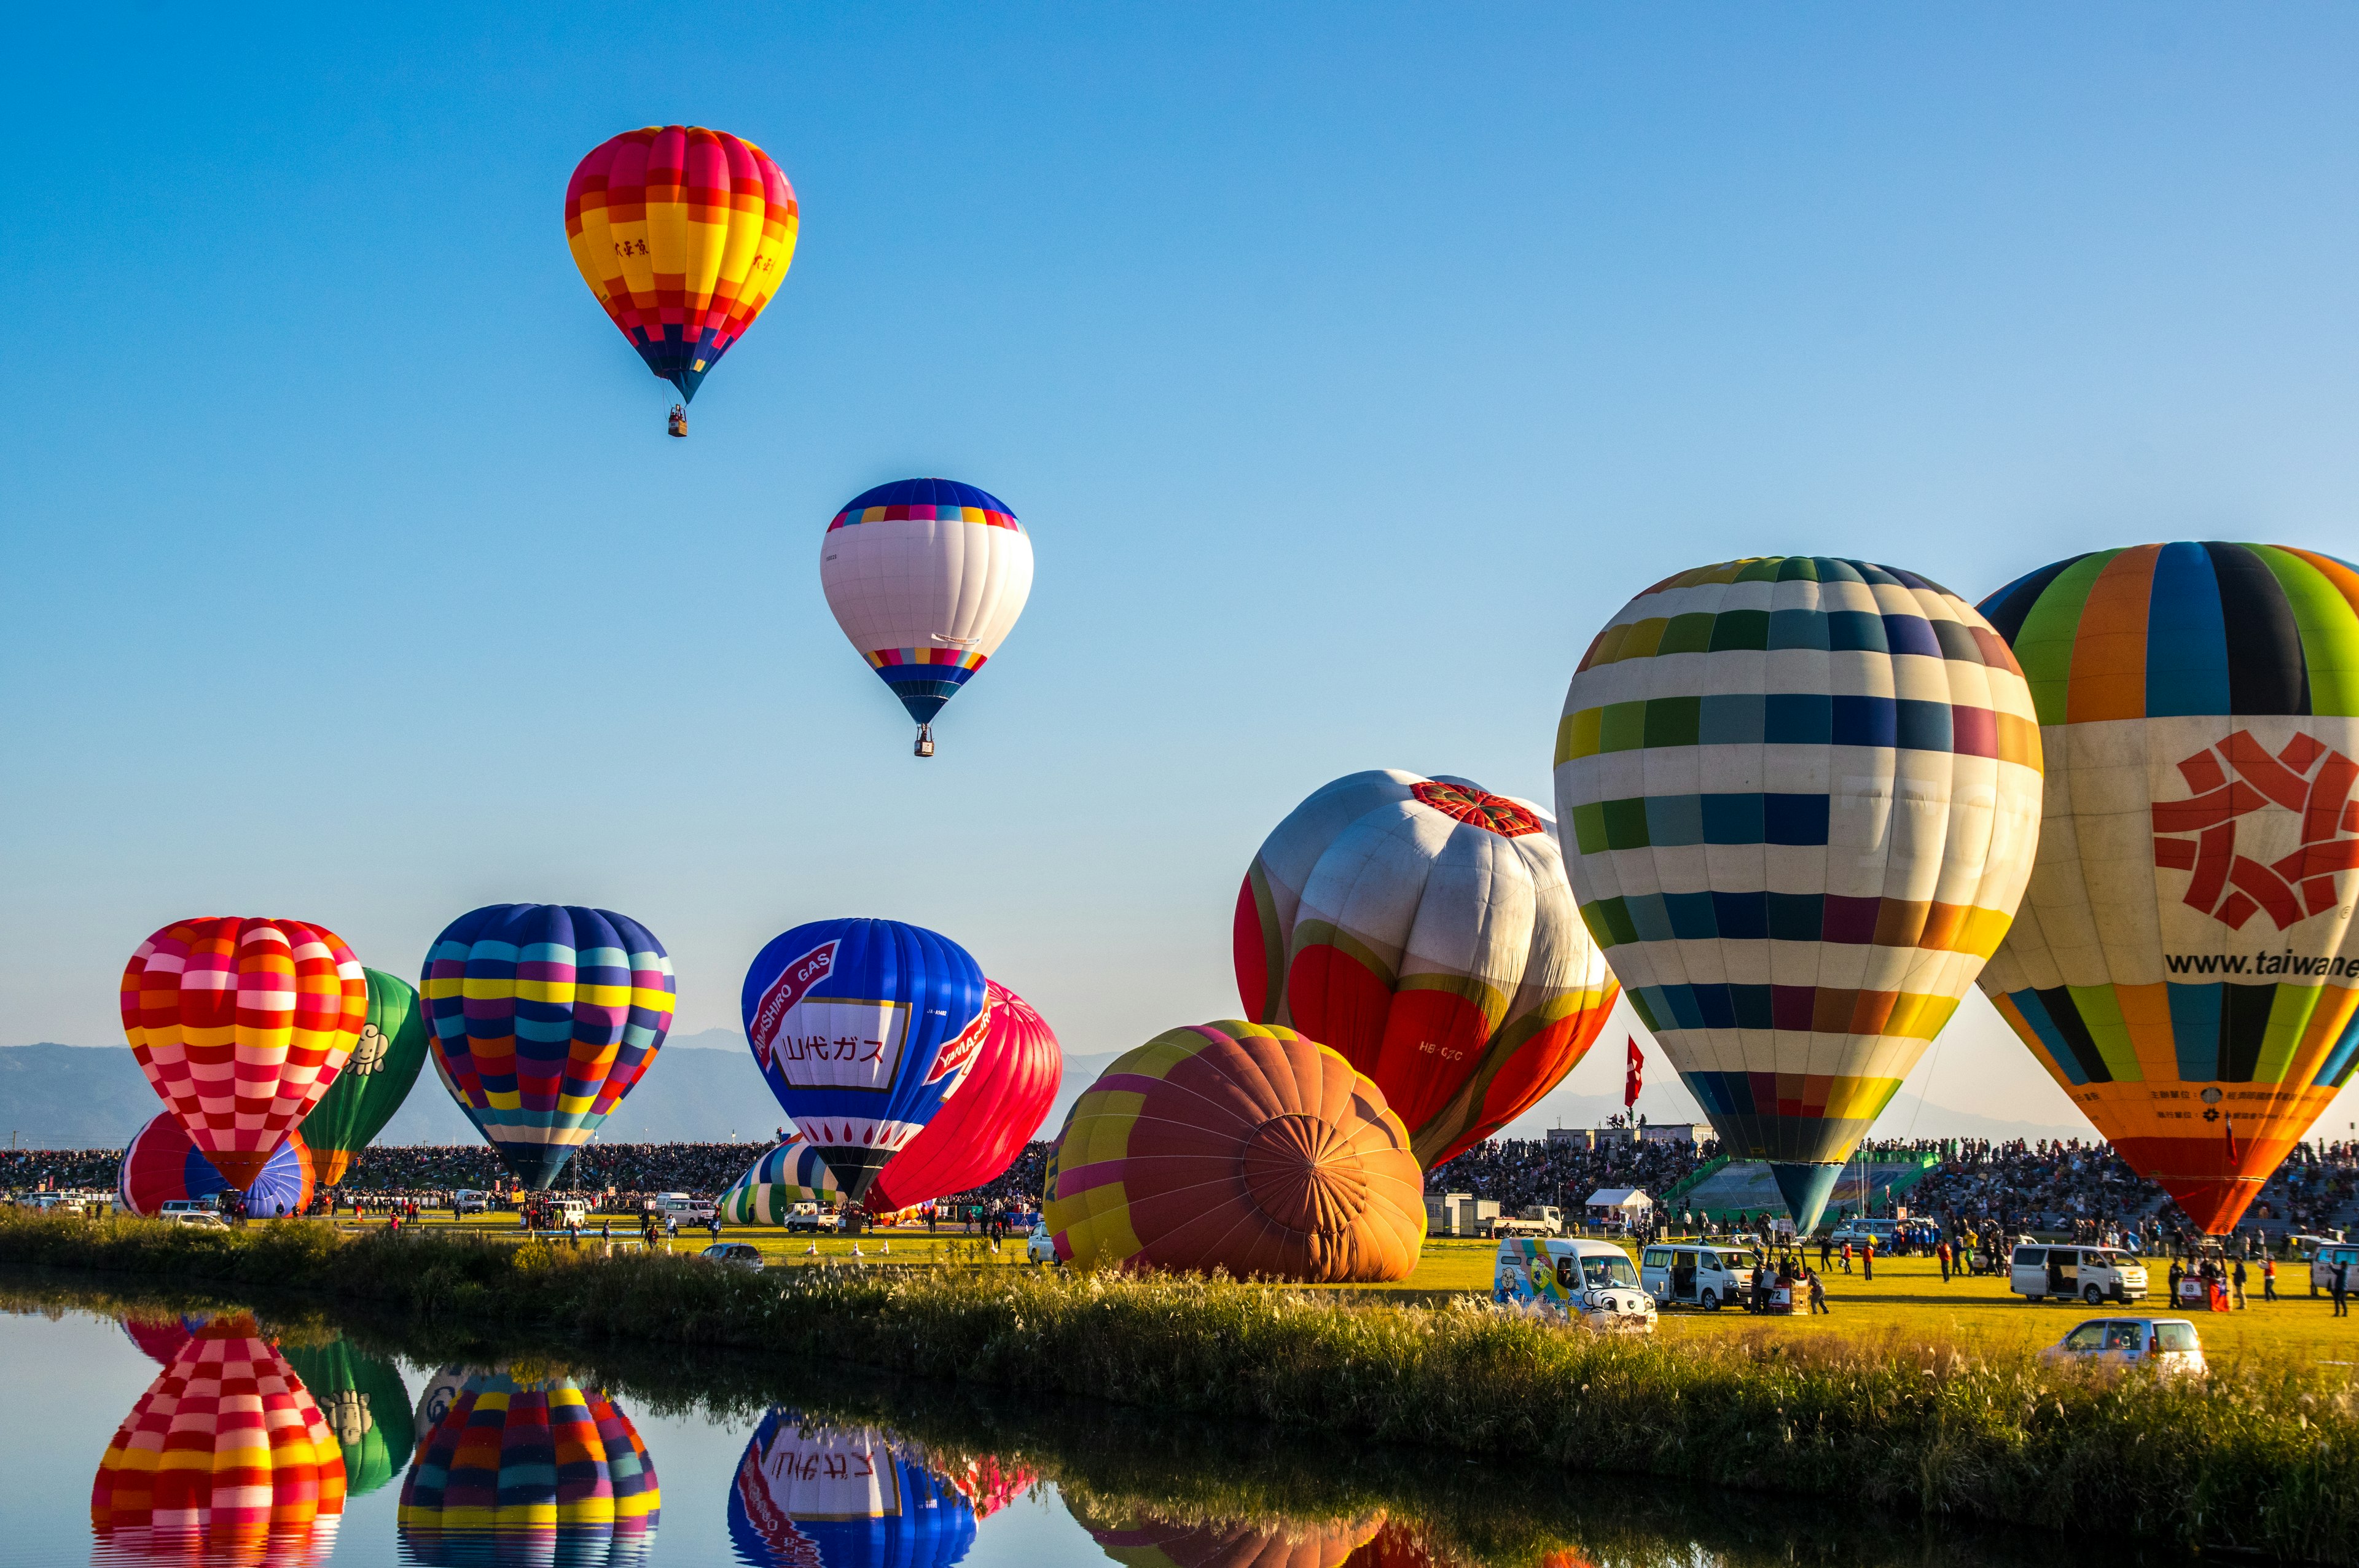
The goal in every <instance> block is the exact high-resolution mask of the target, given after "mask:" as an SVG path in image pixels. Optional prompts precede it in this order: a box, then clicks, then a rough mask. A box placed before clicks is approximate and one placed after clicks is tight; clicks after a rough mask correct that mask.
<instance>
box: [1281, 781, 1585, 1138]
mask: <svg viewBox="0 0 2359 1568" xmlns="http://www.w3.org/2000/svg"><path fill="white" fill-rule="evenodd" d="M1553 826H1554V825H1553V824H1552V823H1550V822H1549V819H1548V815H1547V813H1545V812H1543V811H1541V810H1540V809H1539V808H1538V807H1537V806H1531V805H1530V804H1528V803H1527V802H1523V801H1517V800H1511V799H1509V798H1507V797H1506V796H1504V795H1492V794H1489V793H1487V792H1486V791H1484V790H1483V789H1481V788H1479V787H1478V786H1476V785H1475V784H1472V783H1470V782H1468V781H1467V780H1465V779H1457V778H1446V777H1445V778H1432V779H1429V778H1424V777H1421V776H1419V774H1416V773H1401V772H1398V771H1397V770H1393V769H1376V770H1371V771H1370V772H1367V773H1349V774H1346V775H1345V776H1344V777H1343V778H1340V779H1337V780H1335V781H1334V782H1333V783H1332V784H1327V785H1325V786H1323V787H1321V789H1320V790H1318V791H1317V792H1316V793H1315V794H1313V795H1311V796H1310V798H1309V799H1308V800H1306V801H1304V802H1303V803H1302V804H1301V805H1300V806H1296V807H1295V808H1294V810H1293V812H1292V813H1291V814H1289V815H1288V816H1287V818H1286V820H1285V821H1283V822H1281V823H1279V824H1278V825H1277V828H1276V830H1275V831H1273V832H1272V833H1271V834H1270V836H1269V837H1268V838H1266V839H1264V840H1263V842H1262V847H1261V850H1260V852H1259V853H1258V854H1256V856H1255V857H1254V862H1253V865H1252V867H1251V868H1250V869H1249V870H1247V871H1246V872H1245V885H1244V886H1243V887H1242V888H1240V889H1239V890H1238V892H1237V912H1236V925H1235V932H1234V936H1235V957H1236V971H1237V995H1238V998H1239V1000H1241V1001H1242V1002H1243V1003H1244V1005H1245V1012H1246V1015H1247V1016H1248V1017H1251V1018H1255V1019H1257V1020H1259V1021H1260V1022H1264V1023H1282V1024H1285V1025H1287V1026H1288V1027H1290V1028H1294V1029H1299V1030H1300V1031H1301V1032H1302V1033H1305V1034H1308V1035H1310V1037H1311V1038H1312V1039H1313V1040H1316V1041H1318V1042H1320V1044H1324V1045H1332V1046H1333V1047H1334V1048H1335V1049H1336V1050H1338V1051H1341V1052H1342V1053H1343V1055H1344V1058H1345V1059H1346V1060H1347V1061H1349V1062H1350V1063H1351V1064H1352V1065H1353V1066H1354V1067H1356V1068H1358V1069H1359V1070H1360V1071H1361V1072H1363V1073H1365V1074H1366V1075H1367V1076H1369V1077H1371V1078H1373V1079H1375V1082H1376V1085H1377V1087H1380V1088H1382V1089H1383V1090H1384V1091H1385V1101H1386V1104H1388V1105H1390V1106H1391V1107H1392V1108H1393V1109H1394V1110H1395V1111H1396V1112H1397V1113H1398V1115H1399V1116H1400V1119H1402V1120H1403V1121H1404V1122H1406V1123H1408V1127H1409V1129H1410V1134H1411V1147H1412V1148H1414V1149H1415V1151H1416V1152H1417V1157H1418V1159H1419V1162H1422V1163H1423V1164H1425V1165H1426V1166H1427V1167H1428V1168H1429V1169H1430V1168H1431V1167H1432V1166H1435V1165H1439V1164H1440V1163H1441V1162H1443V1161H1444V1160H1447V1159H1449V1158H1450V1157H1451V1155H1453V1154H1456V1153H1458V1152H1460V1151H1462V1150H1464V1149H1467V1148H1470V1147H1472V1146H1473V1144H1475V1143H1477V1142H1480V1141H1482V1140H1483V1139H1484V1138H1487V1137H1489V1136H1490V1135H1491V1134H1492V1133H1494V1132H1495V1131H1497V1130H1499V1129H1500V1128H1502V1127H1505V1126H1506V1124H1507V1123H1508V1122H1510V1121H1513V1120H1514V1119H1516V1118H1517V1117H1518V1116H1520V1115H1522V1114H1523V1113H1524V1112H1525V1111H1526V1110H1527V1109H1529V1108H1531V1106H1532V1105H1534V1104H1535V1103H1536V1102H1538V1099H1539V1098H1540V1097H1541V1096H1542V1095H1544V1094H1546V1093H1548V1092H1549V1090H1550V1089H1552V1088H1554V1087H1556V1086H1557V1085H1558V1084H1559V1083H1560V1082H1562V1081H1563V1079H1564V1076H1565V1075H1566V1074H1567V1073H1570V1072H1571V1071H1572V1069H1573V1066H1574V1065H1575V1064H1577V1063H1578V1062H1580V1060H1581V1058H1582V1055H1583V1054H1586V1053H1587V1052H1588V1050H1589V1047H1590V1045H1591V1044H1593V1043H1594V1042H1595V1040H1596V1039H1597V1035H1598V1032H1599V1031H1600V1030H1602V1029H1603V1028H1604V1026H1605V1019H1606V1015H1607V1014H1608V1013H1609V1012H1611V1011H1613V1007H1614V997H1615V996H1616V995H1617V994H1618V988H1617V987H1616V986H1615V984H1614V977H1613V976H1612V975H1611V974H1609V973H1608V972H1607V971H1606V968H1605V960H1604V957H1603V956H1602V955H1601V954H1600V953H1599V952H1598V950H1597V944H1596V943H1594V942H1593V941H1591V940H1590V937H1589V934H1588V933H1587V932H1586V931H1584V930H1583V929H1582V925H1581V917H1580V914H1579V913H1578V912H1577V911H1576V910H1575V908H1574V907H1573V902H1572V890H1571V888H1570V887H1568V886H1567V885H1566V883H1565V877H1564V857H1563V855H1562V853H1561V851H1560V849H1558V847H1557V841H1556V835H1555V833H1554V832H1553V831H1552V828H1553Z"/></svg>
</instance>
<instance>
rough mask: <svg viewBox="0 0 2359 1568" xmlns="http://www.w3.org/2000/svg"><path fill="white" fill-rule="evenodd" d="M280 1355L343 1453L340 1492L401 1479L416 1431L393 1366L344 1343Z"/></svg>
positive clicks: (360, 1490)
mask: <svg viewBox="0 0 2359 1568" xmlns="http://www.w3.org/2000/svg"><path fill="white" fill-rule="evenodd" d="M280 1354H281V1355H283V1356H285V1357H287V1363H288V1366H290V1367H293V1368H295V1375H296V1376H297V1377H299V1378H300V1379H303V1386H304V1387H305V1388H307V1389H309V1390H311V1399H312V1401H313V1402H314V1403H316V1404H317V1405H318V1406H319V1407H320V1414H321V1416H322V1417H324V1418H325V1419H326V1421H327V1422H328V1430H329V1431H331V1432H332V1433H335V1434H336V1443H337V1444H338V1446H340V1447H342V1449H343V1451H344V1488H345V1490H346V1491H348V1492H350V1493H351V1494H352V1495H353V1497H359V1496H360V1495H361V1494H362V1493H364V1492H374V1491H375V1490H376V1489H377V1488H378V1487H382V1486H384V1485H385V1484H386V1482H387V1481H390V1480H392V1479H393V1478H394V1477H395V1476H398V1475H400V1474H401V1471H402V1466H404V1465H408V1463H409V1454H410V1450H411V1449H412V1448H413V1447H415V1446H416V1445H417V1441H418V1429H417V1428H416V1427H415V1426H414V1425H412V1424H411V1422H410V1415H409V1390H408V1389H406V1388H404V1387H403V1386H402V1382H401V1374H400V1373H399V1372H397V1371H396V1370H394V1368H393V1366H392V1364H391V1363H390V1362H386V1361H380V1360H378V1359H377V1358H376V1357H374V1356H366V1355H363V1354H362V1353H361V1352H360V1351H357V1350H355V1349H353V1346H352V1343H351V1342H350V1341H349V1340H343V1339H339V1340H337V1341H336V1342H335V1343H334V1344H332V1345H327V1346H320V1347H318V1348H316V1349H310V1350H282V1351H281V1352H280Z"/></svg>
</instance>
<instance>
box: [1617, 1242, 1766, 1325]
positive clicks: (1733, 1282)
mask: <svg viewBox="0 0 2359 1568" xmlns="http://www.w3.org/2000/svg"><path fill="white" fill-rule="evenodd" d="M1756 1266H1757V1265H1756V1263H1755V1261H1754V1258H1753V1254H1752V1253H1750V1252H1748V1251H1746V1250H1745V1249H1744V1248H1742V1247H1731V1246H1727V1245H1724V1244H1721V1243H1715V1242H1709V1241H1698V1242H1675V1243H1672V1244H1670V1245H1668V1246H1657V1247H1649V1248H1647V1250H1646V1251H1645V1252H1644V1253H1642V1254H1640V1256H1639V1259H1638V1283H1639V1285H1640V1286H1641V1287H1642V1288H1643V1289H1644V1290H1645V1291H1646V1292H1647V1294H1648V1295H1651V1296H1653V1297H1654V1298H1655V1299H1656V1300H1657V1301H1658V1302H1677V1303H1680V1305H1682V1306H1691V1307H1701V1308H1702V1309H1703V1310H1704V1311H1706V1312H1718V1311H1719V1310H1720V1309H1721V1308H1723V1307H1724V1306H1743V1305H1744V1304H1745V1295H1746V1293H1747V1292H1750V1291H1751V1290H1752V1289H1753V1271H1754V1269H1755V1268H1756Z"/></svg>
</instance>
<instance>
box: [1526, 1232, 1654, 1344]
mask: <svg viewBox="0 0 2359 1568" xmlns="http://www.w3.org/2000/svg"><path fill="white" fill-rule="evenodd" d="M1491 1300H1492V1301H1493V1302H1495V1303H1497V1304H1498V1305H1500V1306H1506V1307H1515V1308H1517V1309H1520V1310H1522V1311H1526V1312H1533V1313H1538V1314H1542V1315H1545V1316H1550V1317H1561V1318H1564V1319H1566V1320H1567V1321H1569V1322H1572V1323H1578V1324H1581V1325H1583V1326H1584V1327H1588V1328H1596V1329H1612V1330H1619V1331H1629V1332H1636V1333H1639V1334H1652V1333H1654V1332H1655V1298H1654V1297H1653V1296H1650V1295H1648V1294H1647V1292H1646V1289H1645V1287H1643V1286H1642V1285H1640V1284H1639V1283H1638V1271H1637V1270H1636V1269H1635V1268H1633V1267H1631V1264H1630V1255H1629V1254H1628V1253H1627V1252H1625V1251H1623V1250H1622V1249H1620V1248H1619V1247H1616V1246H1614V1244H1613V1243H1612V1242H1610V1241H1590V1240H1586V1239H1583V1238H1579V1237H1574V1238H1557V1237H1552V1236H1510V1237H1507V1238H1505V1239H1503V1240H1502V1241H1501V1242H1500V1243H1499V1256H1498V1260H1497V1262H1496V1263H1495V1265H1494V1266H1493V1269H1492V1274H1491Z"/></svg>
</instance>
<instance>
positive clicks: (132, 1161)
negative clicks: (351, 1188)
mask: <svg viewBox="0 0 2359 1568" xmlns="http://www.w3.org/2000/svg"><path fill="white" fill-rule="evenodd" d="M314 1158H315V1157H314V1155H313V1154H312V1152H311V1151H310V1148H308V1147H307V1146H306V1145H305V1143H304V1141H303V1134H302V1133H301V1132H299V1131H298V1132H289V1133H288V1135H287V1137H286V1139H285V1140H284V1141H282V1142H280V1144H279V1145H278V1147H277V1148H276V1149H274V1150H272V1151H271V1152H270V1158H269V1159H268V1160H266V1161H265V1162H263V1165H262V1173H261V1174H259V1175H257V1176H255V1178H254V1180H253V1181H251V1182H249V1183H247V1184H246V1185H245V1189H244V1190H243V1191H242V1192H241V1193H240V1194H239V1195H238V1196H239V1199H240V1201H241V1202H242V1203H243V1204H244V1205H245V1213H246V1214H247V1215H248V1216H249V1217H253V1218H255V1219H276V1218H279V1217H284V1216H287V1215H299V1214H301V1213H302V1212H303V1210H304V1209H305V1207H307V1206H309V1205H310V1202H311V1195H312V1192H313V1190H314V1184H315V1183H316V1181H317V1177H316V1175H315V1167H314V1164H313V1161H314ZM229 1190H230V1185H229V1180H228V1178H227V1177H225V1176H223V1174H222V1173H220V1172H219V1171H217V1170H215V1169H214V1168H213V1162H212V1161H211V1160H208V1159H206V1158H205V1156H204V1152H203V1151H202V1150H200V1149H199V1148H198V1147H197V1146H196V1145H195V1144H193V1143H191V1142H190V1141H189V1134H188V1132H187V1130H184V1129H183V1128H182V1127H181V1126H180V1124H179V1122H177V1121H175V1120H173V1119H172V1113H171V1112H169V1111H164V1112H161V1113H159V1114H158V1116H157V1118H156V1119H154V1120H153V1121H150V1122H149V1123H148V1124H147V1126H145V1127H143V1128H141V1129H140V1130H138V1131H137V1132H136V1133H134V1134H133V1135H132V1139H131V1141H130V1143H129V1144H128V1145H127V1146H125V1149H124V1151H123V1163H122V1166H121V1167H120V1169H119V1170H118V1172H117V1173H116V1176H115V1195H117V1196H118V1197H120V1198H121V1199H122V1200H123V1206H124V1207H125V1208H127V1209H129V1210H130V1211H131V1212H132V1213H133V1214H136V1215H138V1216H139V1217H142V1218H144V1219H153V1218H155V1217H157V1216H158V1214H161V1213H162V1212H163V1211H164V1206H165V1205H166V1204H168V1203H172V1202H176V1201H179V1202H185V1201H187V1200H189V1199H190V1198H208V1197H211V1196H212V1195H214V1194H215V1193H225V1192H227V1191H229Z"/></svg>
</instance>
